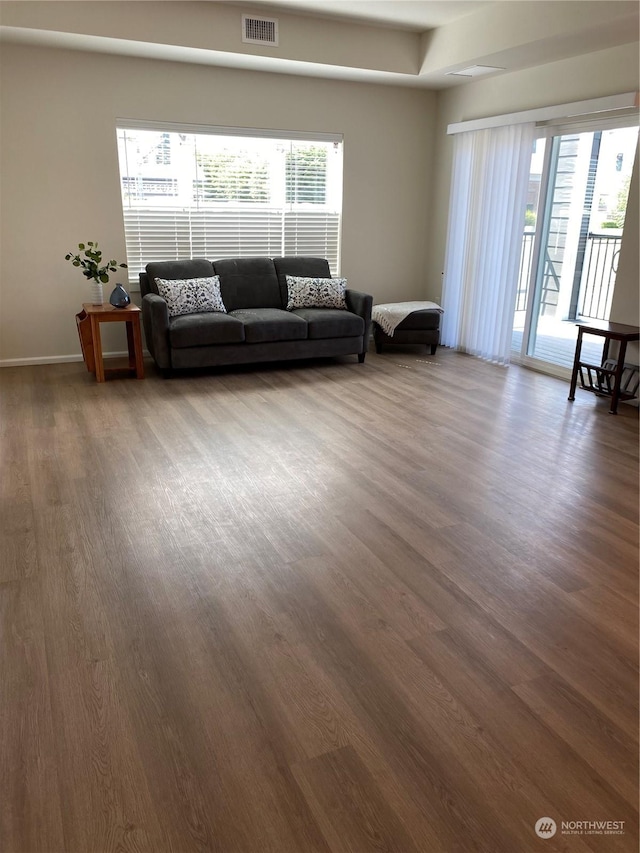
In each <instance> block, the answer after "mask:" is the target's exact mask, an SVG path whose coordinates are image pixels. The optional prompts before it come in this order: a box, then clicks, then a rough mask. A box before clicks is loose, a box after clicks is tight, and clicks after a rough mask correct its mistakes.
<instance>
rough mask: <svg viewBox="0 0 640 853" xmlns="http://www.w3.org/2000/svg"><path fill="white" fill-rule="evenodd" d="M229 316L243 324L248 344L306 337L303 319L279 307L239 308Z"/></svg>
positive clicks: (298, 339) (299, 339)
mask: <svg viewBox="0 0 640 853" xmlns="http://www.w3.org/2000/svg"><path fill="white" fill-rule="evenodd" d="M230 316H231V317H233V318H234V319H237V320H240V321H241V322H242V323H243V324H244V338H245V340H246V342H247V343H248V344H262V343H270V342H271V341H302V340H304V339H305V338H306V337H307V324H306V322H305V321H304V319H303V318H302V317H296V316H295V315H294V314H292V313H290V312H289V311H282V310H281V309H280V308H239V309H238V310H237V311H232V312H231V314H230Z"/></svg>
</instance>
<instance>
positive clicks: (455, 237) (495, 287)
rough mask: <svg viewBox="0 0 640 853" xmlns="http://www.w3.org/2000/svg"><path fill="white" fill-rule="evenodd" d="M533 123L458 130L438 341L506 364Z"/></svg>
mask: <svg viewBox="0 0 640 853" xmlns="http://www.w3.org/2000/svg"><path fill="white" fill-rule="evenodd" d="M534 131H535V124H534V123H533V122H530V123H525V124H517V125H509V126H507V127H495V128H489V129H487V130H476V131H468V132H466V133H458V134H456V136H455V138H454V161H453V175H452V181H451V201H450V208H449V232H448V237H447V252H446V258H445V269H444V289H443V303H442V307H443V308H444V316H443V318H442V333H441V334H442V343H443V344H444V345H445V346H448V347H454V348H456V349H459V350H462V351H463V352H468V353H470V354H471V355H475V356H478V357H479V358H484V359H486V360H488V361H493V362H497V363H498V364H508V363H509V355H510V352H511V332H512V328H513V311H514V307H515V299H516V291H517V287H518V270H519V264H520V252H521V248H522V233H523V228H524V214H525V209H526V201H527V188H528V182H529V170H530V165H531V153H532V150H533V141H534Z"/></svg>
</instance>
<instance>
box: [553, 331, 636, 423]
mask: <svg viewBox="0 0 640 853" xmlns="http://www.w3.org/2000/svg"><path fill="white" fill-rule="evenodd" d="M576 326H577V327H578V340H577V342H576V354H575V357H574V359H573V373H572V374H571V390H570V391H569V399H570V400H575V394H576V385H577V384H578V375H580V385H581V387H582V388H584V390H585V391H592V392H593V393H594V394H597V395H598V396H601V397H611V408H610V409H609V411H610V413H611V414H612V415H615V414H617V411H618V402H619V401H620V400H631V399H633V398H634V397H635V396H636V395H635V394H627V393H625V392H624V391H622V390H621V387H620V386H621V382H622V372H623V370H624V359H625V355H626V352H627V343H628V342H629V341H637V340H640V328H639V327H638V326H626V325H624V324H623V323H610V322H608V321H607V320H590V321H589V322H580V323H576ZM583 335H598V336H599V337H601V338H604V349H603V351H602V364H599V365H596V364H588V363H587V362H586V361H582V360H581V358H580V353H581V351H582V336H583ZM611 341H619V343H620V351H619V352H618V361H617V364H616V366H615V368H611V367H609V368H607V367H605V366H604V365H605V362H606V361H607V358H608V356H609V344H610V342H611ZM584 370H586V371H587V376H588V377H589V379H588V382H586V381H585V379H584V373H583V371H584ZM592 371H593V373H592ZM592 377H595V379H596V381H595V382H594V381H593V378H592Z"/></svg>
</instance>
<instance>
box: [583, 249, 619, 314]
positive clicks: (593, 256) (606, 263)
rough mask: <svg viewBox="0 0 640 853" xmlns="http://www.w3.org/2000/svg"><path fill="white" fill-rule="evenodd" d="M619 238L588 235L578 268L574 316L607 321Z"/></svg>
mask: <svg viewBox="0 0 640 853" xmlns="http://www.w3.org/2000/svg"><path fill="white" fill-rule="evenodd" d="M621 242H622V236H621V235H619V234H592V233H590V234H589V235H588V238H587V252H586V255H585V259H584V265H583V267H582V278H581V281H580V295H579V297H578V316H579V317H589V318H590V319H593V320H608V319H609V311H610V310H611V300H612V299H613V288H614V285H615V283H616V273H617V271H618V258H619V256H620V243H621Z"/></svg>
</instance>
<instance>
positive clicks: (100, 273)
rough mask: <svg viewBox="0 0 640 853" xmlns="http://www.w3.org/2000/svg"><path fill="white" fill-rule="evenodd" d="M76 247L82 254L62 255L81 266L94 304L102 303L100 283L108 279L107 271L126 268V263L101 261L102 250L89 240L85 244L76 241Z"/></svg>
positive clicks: (75, 264)
mask: <svg viewBox="0 0 640 853" xmlns="http://www.w3.org/2000/svg"><path fill="white" fill-rule="evenodd" d="M78 249H80V251H81V252H82V253H83V254H82V255H79V254H78V255H74V254H73V253H72V252H69V253H68V254H67V255H65V256H64V258H65V260H66V261H71V263H72V264H73V265H74V267H82V275H83V276H85V277H86V278H87V279H88V280H89V281H90V282H91V296H92V300H93V304H94V305H102V303H103V302H104V295H103V293H102V285H103V284H107V283H108V281H109V273H110V272H115V271H116V270H117V269H118V267H122V268H123V269H126V268H127V265H126V264H119V263H118V262H117V261H115V260H111V261H107V262H106V263H104V264H103V263H102V250H101V249H99V248H98V244H97V243H94V242H92V241H89V242H88V243H87V244H86V246H85V244H84V243H78Z"/></svg>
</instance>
